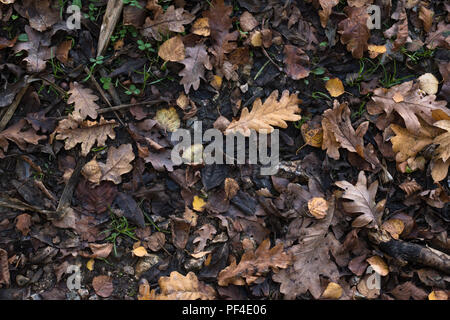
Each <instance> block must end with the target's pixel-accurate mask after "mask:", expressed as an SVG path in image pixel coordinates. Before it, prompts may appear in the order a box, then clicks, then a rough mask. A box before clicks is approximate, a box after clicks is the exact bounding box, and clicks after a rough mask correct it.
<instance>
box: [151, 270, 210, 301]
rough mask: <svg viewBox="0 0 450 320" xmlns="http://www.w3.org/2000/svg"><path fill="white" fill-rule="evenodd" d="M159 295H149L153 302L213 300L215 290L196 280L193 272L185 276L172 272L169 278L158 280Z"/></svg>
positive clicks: (152, 293)
mask: <svg viewBox="0 0 450 320" xmlns="http://www.w3.org/2000/svg"><path fill="white" fill-rule="evenodd" d="M158 284H159V288H160V290H161V294H159V295H156V293H155V291H154V290H152V292H151V293H150V296H151V299H152V300H153V299H154V300H198V299H201V300H214V299H215V297H216V292H215V290H214V289H213V288H212V287H211V286H209V285H207V284H204V283H203V282H201V281H199V280H198V279H197V276H196V275H195V273H193V272H189V273H188V274H187V275H186V276H183V275H182V274H180V273H178V272H177V271H173V272H171V273H170V276H169V277H161V278H159V280H158Z"/></svg>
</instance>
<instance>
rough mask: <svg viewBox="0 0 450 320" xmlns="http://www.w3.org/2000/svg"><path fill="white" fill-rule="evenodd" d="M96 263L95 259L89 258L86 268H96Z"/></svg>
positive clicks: (90, 269)
mask: <svg viewBox="0 0 450 320" xmlns="http://www.w3.org/2000/svg"><path fill="white" fill-rule="evenodd" d="M94 263H95V259H89V261H88V262H87V263H86V268H87V269H88V270H89V271H92V270H94Z"/></svg>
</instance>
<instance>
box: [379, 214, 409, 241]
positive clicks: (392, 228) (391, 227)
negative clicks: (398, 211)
mask: <svg viewBox="0 0 450 320" xmlns="http://www.w3.org/2000/svg"><path fill="white" fill-rule="evenodd" d="M381 227H382V228H383V229H384V230H386V231H387V232H389V234H390V235H391V236H392V238H394V239H396V240H397V239H398V237H399V236H400V235H401V234H402V232H403V230H404V229H405V224H404V223H403V221H402V220H400V219H389V220H387V221H385V222H383V225H382V226H381Z"/></svg>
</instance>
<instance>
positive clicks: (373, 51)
mask: <svg viewBox="0 0 450 320" xmlns="http://www.w3.org/2000/svg"><path fill="white" fill-rule="evenodd" d="M367 48H368V49H369V56H370V58H371V59H375V58H376V57H378V55H380V54H383V53H385V52H386V51H387V50H386V46H385V45H381V46H377V45H375V44H369V45H368V47H367Z"/></svg>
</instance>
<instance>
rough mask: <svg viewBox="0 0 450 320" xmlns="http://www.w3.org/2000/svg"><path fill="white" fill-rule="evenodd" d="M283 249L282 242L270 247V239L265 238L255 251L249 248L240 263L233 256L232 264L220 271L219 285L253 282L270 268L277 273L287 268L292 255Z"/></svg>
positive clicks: (290, 262)
mask: <svg viewBox="0 0 450 320" xmlns="http://www.w3.org/2000/svg"><path fill="white" fill-rule="evenodd" d="M283 251H284V250H283V244H282V243H279V244H277V245H276V246H274V247H273V248H272V249H270V240H269V239H265V240H264V241H263V242H262V243H261V244H260V246H259V247H258V248H257V249H256V250H255V251H253V250H247V251H246V252H245V253H244V254H243V255H242V258H241V261H240V262H239V264H236V260H235V259H234V258H232V260H231V264H230V265H229V266H228V267H226V268H225V269H223V270H222V271H220V273H219V276H218V278H217V280H218V283H219V286H228V285H230V284H234V285H238V286H243V285H245V284H252V283H253V282H255V281H256V280H258V278H260V277H262V276H264V275H265V274H266V273H267V272H269V271H270V269H272V270H273V271H274V272H275V273H276V272H277V271H278V269H286V268H287V267H288V266H289V265H291V264H292V257H291V255H290V254H288V253H286V252H283Z"/></svg>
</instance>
